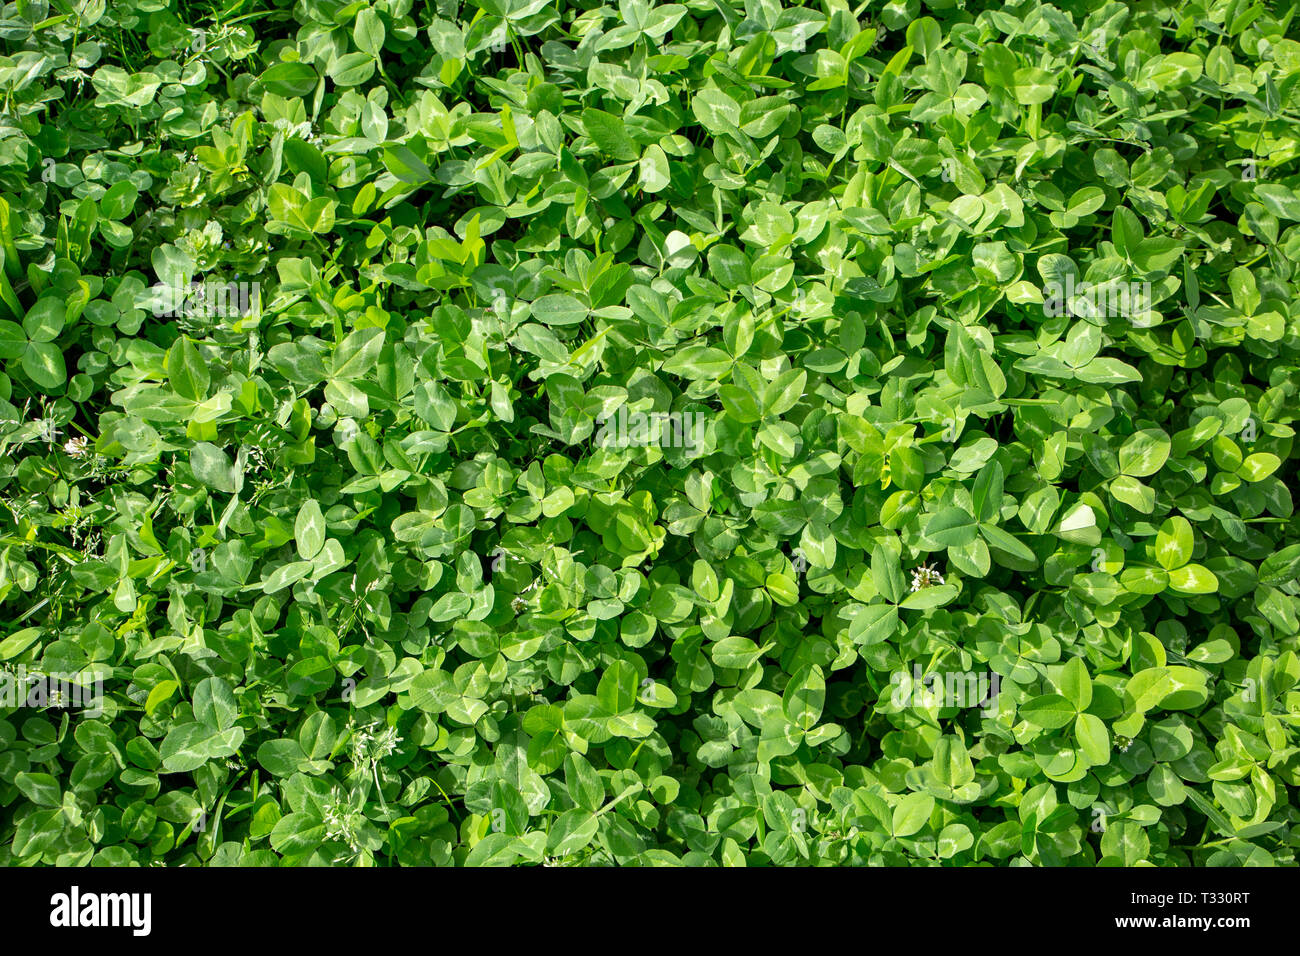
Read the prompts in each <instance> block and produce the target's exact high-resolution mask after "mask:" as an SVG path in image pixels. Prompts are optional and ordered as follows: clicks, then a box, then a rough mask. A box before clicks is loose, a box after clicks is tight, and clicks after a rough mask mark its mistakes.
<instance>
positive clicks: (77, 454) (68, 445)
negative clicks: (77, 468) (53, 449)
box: [63, 435, 90, 458]
mask: <svg viewBox="0 0 1300 956" xmlns="http://www.w3.org/2000/svg"><path fill="white" fill-rule="evenodd" d="M89 445H90V442H89V441H87V440H86V438H85V437H84V436H82V435H77V436H76V437H74V438H69V439H68V440H67V441H65V442H64V443H63V450H64V451H65V452H67V454H68V455H69V456H70V457H72V458H84V457H85V456H86V448H87V447H88V446H89Z"/></svg>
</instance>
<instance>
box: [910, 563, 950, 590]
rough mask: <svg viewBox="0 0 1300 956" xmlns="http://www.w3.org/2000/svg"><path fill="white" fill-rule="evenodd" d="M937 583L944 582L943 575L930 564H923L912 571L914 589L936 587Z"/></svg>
mask: <svg viewBox="0 0 1300 956" xmlns="http://www.w3.org/2000/svg"><path fill="white" fill-rule="evenodd" d="M936 584H943V575H942V574H940V573H939V570H938V569H937V568H932V567H930V565H928V564H923V565H921V566H920V567H919V568H916V569H915V570H913V571H912V591H913V592H916V591H920V590H921V589H922V588H929V587H934V586H935V585H936Z"/></svg>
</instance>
